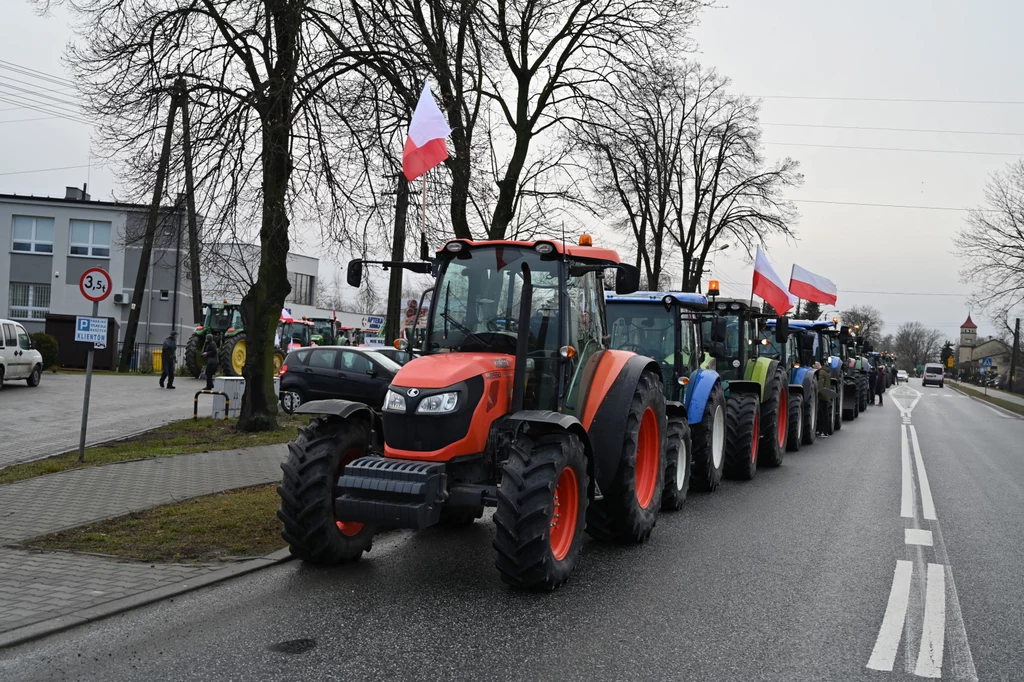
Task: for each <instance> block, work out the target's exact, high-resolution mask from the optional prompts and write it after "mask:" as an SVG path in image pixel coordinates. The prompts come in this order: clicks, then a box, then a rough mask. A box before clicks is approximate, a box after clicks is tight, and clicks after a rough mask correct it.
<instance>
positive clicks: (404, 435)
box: [382, 376, 484, 454]
mask: <svg viewBox="0 0 1024 682" xmlns="http://www.w3.org/2000/svg"><path fill="white" fill-rule="evenodd" d="M466 387H467V388H468V397H467V400H466V404H465V405H462V406H460V407H459V409H458V410H457V411H456V412H455V413H454V414H447V415H430V414H426V415H422V414H414V413H413V412H412V410H414V409H415V408H414V407H412V406H410V408H409V409H410V411H409V412H406V413H404V414H396V413H395V412H384V413H383V414H382V418H383V420H384V440H385V442H386V443H387V445H388V447H390V448H394V449H395V450H410V451H412V452H431V451H433V450H440V449H441V448H443V447H445V446H448V445H451V444H452V443H454V442H456V441H459V440H462V439H463V438H465V437H466V434H467V433H469V425H470V424H471V423H472V422H473V413H474V412H475V411H476V408H477V405H479V404H480V398H481V397H482V396H483V394H484V380H483V377H479V376H475V377H473V378H471V379H467V380H466ZM461 454H469V453H461Z"/></svg>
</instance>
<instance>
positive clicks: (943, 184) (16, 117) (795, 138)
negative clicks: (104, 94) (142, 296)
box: [0, 0, 1024, 338]
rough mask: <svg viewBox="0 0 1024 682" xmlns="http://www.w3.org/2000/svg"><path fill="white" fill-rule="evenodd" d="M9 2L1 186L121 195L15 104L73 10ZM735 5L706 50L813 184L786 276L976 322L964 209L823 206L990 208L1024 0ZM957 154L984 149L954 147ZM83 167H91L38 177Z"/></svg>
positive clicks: (1012, 115)
mask: <svg viewBox="0 0 1024 682" xmlns="http://www.w3.org/2000/svg"><path fill="white" fill-rule="evenodd" d="M0 2H2V5H3V10H4V17H3V21H2V22H0V60H2V61H0V76H2V78H0V85H2V87H0V150H2V152H0V193H26V194H41V195H47V194H49V195H61V196H62V195H63V188H64V186H65V185H79V186H80V185H81V184H82V183H83V182H86V181H87V180H88V182H89V188H90V193H91V194H92V195H93V197H95V198H110V196H111V195H112V193H113V192H114V190H115V187H114V186H113V184H112V178H111V175H110V173H109V172H107V171H106V170H105V169H102V168H95V167H93V168H92V169H91V170H90V169H88V168H86V167H85V166H87V165H88V163H89V127H88V126H87V125H82V124H79V123H74V122H71V121H67V120H63V119H60V118H47V119H45V120H31V121H26V120H23V119H36V118H41V117H45V116H47V114H44V113H39V112H36V111H32V110H30V109H24V108H21V109H16V108H14V107H15V106H16V104H15V103H10V102H5V101H3V100H4V99H10V94H11V93H17V92H18V91H17V90H15V89H14V88H21V87H28V86H25V85H23V84H21V83H18V82H16V81H12V80H11V79H12V78H13V79H18V80H24V81H29V82H32V84H33V85H32V87H33V89H36V90H38V86H39V81H38V80H35V79H33V78H26V77H24V76H22V75H19V74H18V73H16V72H14V71H12V70H11V69H10V68H3V67H7V66H9V64H15V65H18V66H22V67H28V68H31V69H36V70H39V71H42V72H45V73H49V74H53V75H55V76H58V77H61V78H68V73H67V71H66V70H65V69H64V66H63V64H62V61H61V60H62V55H63V52H64V48H65V45H66V43H67V42H68V41H69V40H71V39H72V37H73V34H72V31H71V30H70V28H69V27H68V25H67V20H66V16H65V15H63V14H62V13H61V12H57V13H55V14H54V15H51V16H50V17H45V18H44V17H39V16H37V15H36V14H35V13H34V12H33V11H32V9H31V7H30V6H29V4H28V3H27V2H24V1H23V0H0ZM722 4H723V5H724V6H723V7H721V8H718V9H713V10H708V11H706V12H705V13H704V17H703V20H702V24H701V26H700V27H699V28H698V29H697V31H696V35H695V37H696V39H697V41H698V43H699V54H698V55H697V57H698V59H699V60H700V61H701V62H702V63H704V64H705V65H709V66H715V67H717V68H718V69H719V70H720V71H721V72H722V73H723V74H725V75H728V76H730V77H731V78H732V79H733V84H734V85H733V87H734V90H735V91H737V92H743V93H746V94H750V95H757V96H761V97H764V105H763V112H762V121H763V123H764V124H765V126H764V130H765V134H764V139H765V141H766V142H767V143H768V144H767V145H766V153H767V155H768V156H769V157H770V158H777V157H781V156H786V155H788V156H792V157H793V158H796V159H798V160H799V161H800V162H801V165H802V167H801V170H802V172H803V173H804V176H805V183H804V186H803V187H802V188H801V189H799V190H796V191H794V192H793V193H792V198H793V199H795V200H798V201H799V202H800V203H798V207H799V209H800V213H801V219H800V222H799V225H798V226H797V231H798V240H797V241H795V242H792V243H786V242H785V241H784V240H777V241H773V242H771V243H770V244H769V247H770V258H771V260H772V261H773V263H775V265H776V268H777V269H778V270H779V272H780V273H781V274H782V275H783V277H784V278H786V279H788V276H789V267H790V264H791V263H793V262H796V263H799V264H800V265H801V266H803V267H805V268H807V269H809V270H812V271H814V272H817V273H819V274H822V275H825V276H827V277H830V278H832V279H833V280H835V281H836V283H837V284H838V286H839V291H840V298H839V307H840V308H842V307H846V306H850V305H856V304H870V305H874V306H875V307H877V308H879V309H880V310H881V311H882V314H883V317H884V318H885V322H886V331H890V332H891V331H895V329H896V327H897V326H898V325H899V324H900V323H902V322H905V321H908V320H917V321H920V322H922V323H924V324H925V325H927V326H929V327H935V328H937V329H940V330H941V331H942V332H943V333H944V334H945V335H946V336H947V337H950V338H953V337H955V335H956V334H957V329H958V327H959V325H960V323H961V322H963V320H964V318H965V317H966V316H967V313H968V304H967V301H966V297H965V296H963V295H960V294H967V293H970V292H971V287H970V286H969V285H968V284H963V283H961V282H960V280H959V276H958V273H957V271H958V268H959V266H958V262H957V258H956V256H955V255H954V254H953V244H952V238H953V236H954V235H955V234H956V232H957V230H958V229H959V228H960V227H961V226H962V224H963V222H962V221H963V217H964V215H965V214H964V212H963V211H959V210H925V209H912V208H883V207H874V206H863V205H846V204H839V203H811V202H848V203H853V204H890V205H904V206H929V207H940V208H951V209H963V208H965V207H969V206H976V205H979V204H980V203H981V200H982V192H983V189H984V184H985V181H986V179H987V178H988V176H989V175H990V174H991V173H992V172H993V171H995V170H998V169H1000V168H1002V167H1003V166H1005V165H1006V164H1007V163H1008V162H1010V161H1012V160H1014V158H1015V155H1016V154H1018V153H1024V121H1022V120H1021V119H1022V118H1024V58H1022V53H1021V47H1020V27H1021V26H1024V3H1020V2H1013V1H1012V0H1002V1H996V0H975V1H974V2H970V3H967V2H963V1H962V0H900V1H899V2H892V0H862V1H861V2H858V3H849V2H838V1H836V0H771V1H767V0H724V1H723V2H722ZM47 85H52V87H53V88H54V90H55V91H50V92H47V94H48V95H49V96H50V97H54V98H58V99H63V100H67V101H69V102H74V101H75V99H76V96H75V94H74V91H73V90H63V89H61V86H60V85H59V84H56V83H49V84H47ZM5 94H6V95H7V96H6V97H5ZM814 98H852V99H814ZM872 99H875V100H880V99H886V100H888V99H911V100H959V101H971V102H977V101H984V102H993V101H995V102H1004V103H1003V104H978V103H947V102H934V101H931V102H921V101H916V102H892V101H869V100H872ZM44 101H50V102H52V103H57V100H44ZM1005 102H1016V104H1012V103H1009V104H1008V103H1005ZM61 106H63V105H61ZM783 124H785V125H783ZM811 126H852V127H859V128H903V129H912V130H915V131H918V130H943V131H969V132H967V133H956V134H951V133H934V132H906V131H880V130H863V129H859V130H849V129H836V128H826V127H811ZM982 133H985V134H982ZM988 133H1013V134H1012V135H993V134H988ZM801 145H830V146H829V147H816V146H801ZM839 146H842V147H857V148H856V149H849V148H837V147H839ZM863 147H874V148H879V147H881V148H887V149H900V150H908V149H921V150H939V151H941V152H942V153H938V152H934V151H933V152H912V151H881V150H878V149H863ZM953 151H956V152H968V153H949V152H953ZM67 166H81V167H79V168H71V169H67V170H58V171H49V172H42V173H22V171H29V170H38V169H50V168H60V167H67ZM13 173H17V174H13ZM727 253H728V252H727ZM311 255H315V254H311ZM716 265H717V270H716V273H717V274H718V276H719V279H720V280H722V284H723V289H724V291H723V293H724V294H728V295H733V294H735V295H738V296H746V295H749V293H750V265H749V264H747V263H745V262H743V261H742V260H740V259H739V258H736V255H731V256H729V257H719V258H718V262H717V263H716ZM856 292H890V293H887V294H877V293H856ZM911 293H929V294H958V295H955V296H935V295H929V296H911V295H908V294H911ZM974 317H975V321H976V322H978V324H979V327H980V330H979V331H980V333H981V334H989V333H993V332H994V331H995V329H994V326H993V325H992V324H991V322H990V321H989V320H988V319H986V318H985V316H984V315H983V314H979V313H976V314H975V315H974Z"/></svg>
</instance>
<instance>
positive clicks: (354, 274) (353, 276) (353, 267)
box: [345, 258, 363, 288]
mask: <svg viewBox="0 0 1024 682" xmlns="http://www.w3.org/2000/svg"><path fill="white" fill-rule="evenodd" d="M345 280H346V281H347V282H348V285H349V286H350V287H356V288H358V287H359V286H360V285H361V284H362V283H363V261H362V260H360V259H358V258H357V259H355V260H350V261H349V262H348V272H347V273H346V274H345Z"/></svg>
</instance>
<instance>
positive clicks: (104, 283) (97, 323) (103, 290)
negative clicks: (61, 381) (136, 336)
mask: <svg viewBox="0 0 1024 682" xmlns="http://www.w3.org/2000/svg"><path fill="white" fill-rule="evenodd" d="M110 285H111V282H110V275H108V274H107V271H106V270H104V269H103V268H89V269H88V270H86V271H85V272H83V273H82V277H81V279H79V280H78V290H79V291H81V292H82V296H84V297H85V298H86V299H88V300H90V301H92V317H77V318H75V341H84V342H86V343H89V354H88V359H87V360H86V361H85V398H84V399H83V401H82V432H81V433H80V434H79V436H78V461H79V462H84V461H85V432H86V429H87V427H88V426H89V392H90V391H91V390H92V359H93V353H94V352H95V350H96V348H106V344H107V321H106V320H105V319H101V318H100V317H99V314H100V301H102V300H103V299H105V298H106V297H107V296H110Z"/></svg>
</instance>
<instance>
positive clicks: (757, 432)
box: [750, 412, 761, 464]
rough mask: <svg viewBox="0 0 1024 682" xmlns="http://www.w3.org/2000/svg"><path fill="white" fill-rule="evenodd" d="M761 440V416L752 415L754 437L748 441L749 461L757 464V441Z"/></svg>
mask: <svg viewBox="0 0 1024 682" xmlns="http://www.w3.org/2000/svg"><path fill="white" fill-rule="evenodd" d="M760 439H761V415H760V414H758V413H757V412H755V413H754V437H753V438H751V440H750V461H751V463H752V464H757V441H759V440H760Z"/></svg>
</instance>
